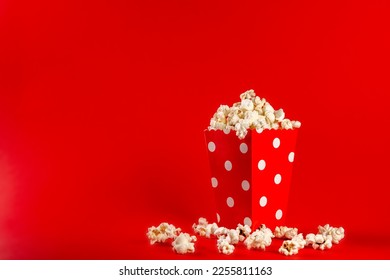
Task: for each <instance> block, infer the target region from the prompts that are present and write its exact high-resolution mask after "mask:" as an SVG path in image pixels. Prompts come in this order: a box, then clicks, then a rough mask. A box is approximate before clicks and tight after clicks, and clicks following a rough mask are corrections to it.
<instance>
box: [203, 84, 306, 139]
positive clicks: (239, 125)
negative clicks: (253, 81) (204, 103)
mask: <svg viewBox="0 0 390 280" xmlns="http://www.w3.org/2000/svg"><path fill="white" fill-rule="evenodd" d="M240 98H241V101H240V102H237V103H234V104H233V105H232V107H229V106H227V105H221V106H219V108H218V109H217V112H216V113H215V114H214V116H213V117H212V118H211V120H210V126H209V130H225V131H230V130H234V131H236V135H237V136H238V138H240V139H243V138H245V136H246V135H247V133H248V130H249V129H256V131H257V132H258V133H261V132H262V131H263V130H264V129H294V128H299V127H301V123H300V122H299V121H291V120H289V119H286V118H285V113H284V111H283V109H279V110H275V109H274V108H273V107H272V105H271V104H269V103H268V102H267V101H266V100H265V99H264V98H262V99H261V98H260V97H259V96H256V93H255V92H254V91H253V90H252V89H251V90H248V91H246V92H244V93H242V94H241V95H240Z"/></svg>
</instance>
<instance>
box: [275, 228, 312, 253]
mask: <svg viewBox="0 0 390 280" xmlns="http://www.w3.org/2000/svg"><path fill="white" fill-rule="evenodd" d="M305 245H306V241H305V239H304V238H303V235H302V233H300V234H298V235H296V236H294V237H293V238H292V239H291V240H285V241H283V244H282V246H281V247H280V248H279V253H281V254H284V255H286V256H291V255H296V254H298V251H299V249H303V248H305Z"/></svg>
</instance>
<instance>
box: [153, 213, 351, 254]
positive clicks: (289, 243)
mask: <svg viewBox="0 0 390 280" xmlns="http://www.w3.org/2000/svg"><path fill="white" fill-rule="evenodd" d="M192 227H193V229H194V231H195V233H197V234H199V235H200V236H205V237H207V238H210V237H211V235H215V236H216V237H217V238H218V239H217V248H218V252H220V253H222V254H226V255H230V254H232V253H233V252H234V250H235V246H234V245H235V244H238V243H239V242H242V241H244V245H245V246H246V247H247V248H248V249H249V250H250V249H262V250H264V251H265V249H266V247H268V246H270V245H271V243H272V238H274V237H276V238H287V239H288V240H284V241H283V243H282V246H281V247H280V248H279V250H278V251H279V253H281V254H284V255H286V256H291V255H296V254H298V251H299V250H300V249H303V248H305V246H312V247H313V248H314V249H320V250H325V249H330V248H332V246H333V244H338V243H339V242H340V240H341V239H343V238H344V235H345V232H344V228H342V227H339V228H337V227H332V226H330V225H329V224H326V225H324V226H318V233H317V234H314V233H309V234H307V235H306V238H304V237H303V234H302V233H300V234H298V229H297V228H289V227H286V226H277V227H276V228H275V231H274V232H272V231H271V230H270V229H269V228H267V227H266V226H265V225H264V224H263V225H261V226H260V227H259V228H258V229H256V230H255V231H254V232H251V228H250V227H249V226H248V225H242V224H238V225H237V227H236V229H228V228H226V227H218V225H217V224H216V223H212V224H209V223H208V221H207V220H206V219H205V218H202V217H201V218H199V219H198V224H195V223H194V224H193V226H192ZM147 237H148V238H149V240H150V243H151V244H154V243H156V242H165V241H166V240H167V239H169V238H171V239H174V240H173V242H172V243H171V244H172V246H173V248H172V250H173V251H175V252H176V253H178V254H187V253H194V252H195V242H196V241H197V238H196V236H191V235H190V234H188V233H181V229H180V228H176V227H175V226H174V225H172V224H168V223H161V224H160V225H159V226H158V227H154V226H152V227H150V228H148V232H147Z"/></svg>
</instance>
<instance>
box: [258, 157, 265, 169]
mask: <svg viewBox="0 0 390 280" xmlns="http://www.w3.org/2000/svg"><path fill="white" fill-rule="evenodd" d="M257 167H258V168H259V170H264V168H265V160H264V159H262V160H260V161H259V163H258V164H257Z"/></svg>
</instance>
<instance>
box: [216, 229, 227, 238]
mask: <svg viewBox="0 0 390 280" xmlns="http://www.w3.org/2000/svg"><path fill="white" fill-rule="evenodd" d="M228 232H229V230H228V229H227V228H225V227H219V228H217V229H216V230H215V231H214V235H215V236H216V237H218V238H219V237H220V236H222V235H227V234H228Z"/></svg>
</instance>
